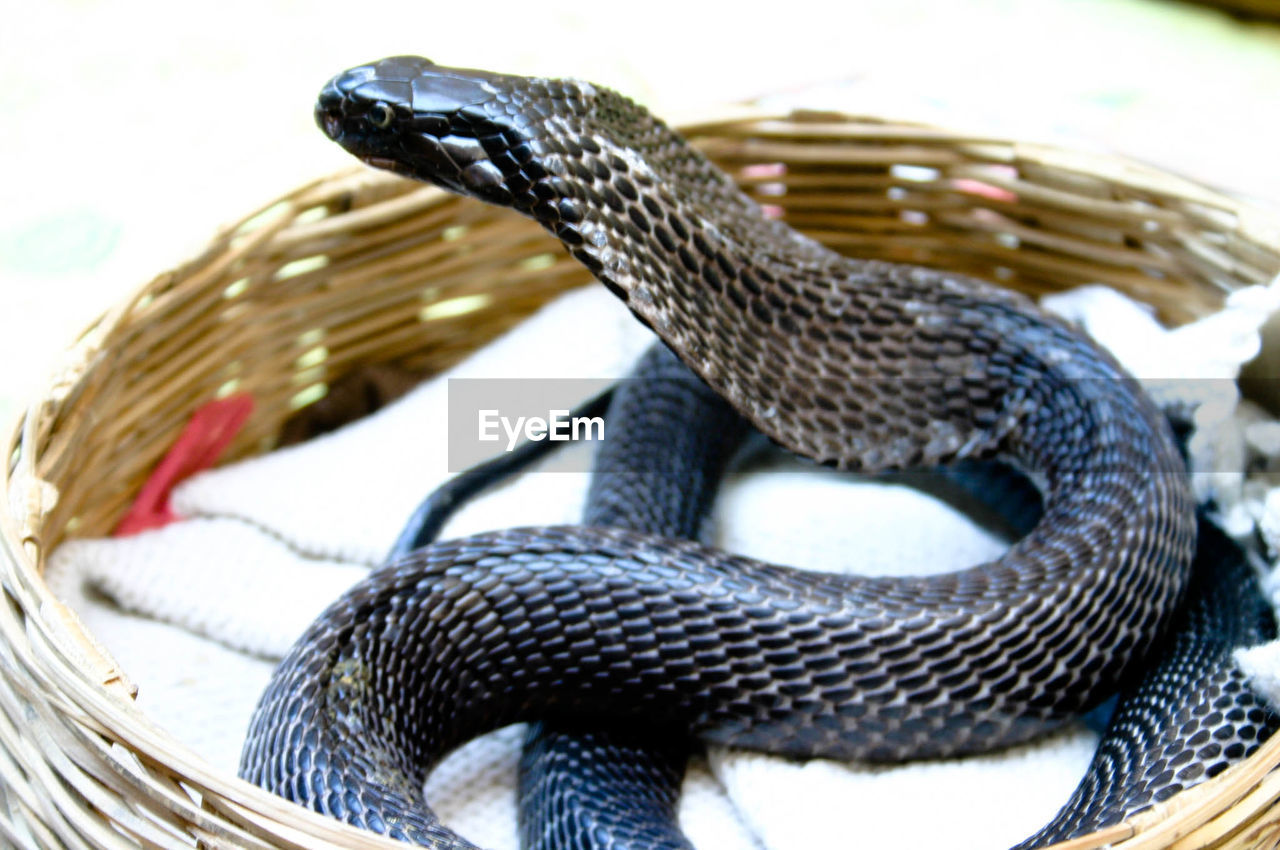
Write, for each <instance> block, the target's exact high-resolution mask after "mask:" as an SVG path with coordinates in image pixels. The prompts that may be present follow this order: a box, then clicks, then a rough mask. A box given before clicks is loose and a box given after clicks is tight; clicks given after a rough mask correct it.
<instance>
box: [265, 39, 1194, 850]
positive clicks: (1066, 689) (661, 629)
mask: <svg viewBox="0 0 1280 850" xmlns="http://www.w3.org/2000/svg"><path fill="white" fill-rule="evenodd" d="M316 117H317V121H318V123H319V124H320V126H321V127H322V128H323V129H324V130H325V131H326V132H327V133H328V134H329V135H330V136H331V137H332V138H334V139H335V140H336V141H338V142H339V143H340V144H342V145H343V146H344V147H346V148H347V149H348V150H349V151H351V152H352V153H353V154H355V155H356V156H358V157H360V158H361V159H362V160H364V161H365V162H368V163H370V164H373V165H376V166H380V167H385V168H389V169H392V170H394V171H397V172H399V173H402V174H407V175H410V176H413V177H416V178H418V179H423V180H427V181H430V182H434V183H437V184H439V185H441V186H444V187H445V188H448V189H451V190H454V191H457V192H461V193H463V194H466V195H470V196H473V197H477V198H479V199H481V200H485V201H489V202H492V203H498V204H503V205H506V206H510V207H512V208H514V209H516V210H517V211H519V212H522V213H524V214H526V215H529V216H531V217H533V218H534V219H536V220H537V221H539V222H540V223H541V224H543V225H544V226H545V227H546V228H547V229H548V230H550V231H551V232H553V233H554V234H555V235H556V236H557V237H559V238H560V240H561V241H562V242H563V243H564V244H565V246H566V247H567V248H568V250H569V251H570V252H571V253H572V254H573V256H575V257H576V258H577V259H578V260H580V261H581V262H582V263H583V264H585V265H586V266H587V267H588V268H589V269H590V270H591V271H592V272H593V273H594V274H595V275H596V277H597V278H599V279H600V280H601V281H602V282H603V283H605V285H606V286H608V287H609V288H610V289H611V290H612V291H613V292H614V293H615V294H617V295H618V296H619V297H621V298H622V299H623V300H624V301H625V302H626V303H627V305H628V307H630V309H631V310H632V312H633V313H634V314H635V315H636V316H637V317H638V318H639V319H640V320H641V321H643V322H644V323H645V324H647V325H648V326H650V327H651V328H653V329H654V331H655V332H656V333H657V334H658V336H659V337H660V338H661V339H662V340H663V341H664V342H665V343H666V344H667V346H668V347H669V348H670V349H671V350H672V351H673V352H675V354H676V355H677V356H678V357H679V358H680V360H682V361H683V362H684V364H685V365H686V366H688V367H689V368H690V369H691V370H692V371H693V372H694V373H696V374H697V375H698V376H699V377H700V378H701V379H702V381H703V382H705V384H706V385H707V386H708V387H710V388H711V389H712V390H714V391H715V392H716V393H717V394H718V395H719V396H721V397H722V398H724V399H725V400H726V401H727V402H728V403H729V404H730V405H731V406H732V407H733V409H734V410H736V411H737V412H738V413H740V414H741V415H742V416H743V417H745V419H746V420H747V421H749V422H750V423H751V424H752V425H753V426H754V427H755V428H758V429H759V430H760V431H762V432H763V433H765V434H766V435H767V436H768V437H770V438H771V439H772V440H774V441H775V442H777V443H778V444H780V445H781V446H783V447H785V448H787V449H790V450H792V451H794V452H796V453H798V454H801V455H804V456H806V457H809V458H812V459H813V460H815V461H817V462H819V463H824V464H828V465H832V466H836V467H840V468H846V469H862V470H885V469H906V468H912V467H918V466H932V465H936V464H943V463H947V462H951V461H955V460H958V459H964V458H999V459H1002V460H1005V461H1007V462H1009V463H1010V464H1012V465H1014V466H1016V467H1017V468H1019V469H1022V470H1024V471H1025V472H1027V474H1028V475H1029V476H1030V477H1032V478H1033V480H1034V481H1035V482H1036V484H1037V486H1038V487H1039V488H1040V490H1041V493H1042V496H1043V500H1044V511H1043V515H1042V517H1041V519H1040V521H1039V522H1038V523H1037V524H1036V525H1035V527H1034V528H1033V529H1031V530H1030V532H1028V533H1027V534H1026V535H1025V536H1024V537H1022V538H1021V539H1020V540H1018V541H1017V542H1016V543H1014V544H1013V545H1012V546H1011V547H1010V549H1009V550H1008V552H1007V553H1006V554H1005V555H1004V556H1002V557H1001V558H999V559H998V560H996V561H994V562H991V563H988V564H982V565H978V566H975V567H972V568H969V569H966V570H962V571H958V572H954V573H949V574H943V575H932V576H927V577H918V578H907V579H877V578H862V577H850V576H832V575H820V574H811V573H804V572H801V571H797V570H793V569H789V568H786V567H782V566H778V565H773V564H767V563H761V562H758V561H754V560H751V559H748V558H743V557H739V556H734V555H730V554H727V553H724V552H721V551H718V550H715V549H713V548H711V547H708V546H706V545H704V544H702V543H698V542H695V541H691V540H681V539H674V538H671V537H667V536H664V535H662V534H655V533H653V532H651V531H647V530H636V529H633V528H616V527H615V528H609V527H604V526H565V527H543V528H530V529H512V530H507V531H496V532H491V533H487V534H481V535H475V536H472V537H468V538H463V539H458V540H451V541H443V542H438V543H434V544H432V545H430V546H428V547H425V548H423V549H421V550H418V551H415V552H414V553H412V554H411V555H409V556H407V557H405V558H402V559H400V560H398V561H396V562H394V563H392V564H390V565H388V566H387V567H386V568H384V569H382V570H379V571H378V572H376V573H374V574H372V575H371V576H370V577H369V578H368V579H367V580H366V581H364V582H361V583H360V584H359V585H357V586H356V587H354V588H353V589H352V590H351V591H350V592H349V593H348V594H346V595H345V596H344V597H343V598H342V599H340V600H339V601H338V602H336V603H335V604H334V605H333V606H332V607H331V608H330V609H329V610H328V611H326V612H325V614H323V615H322V616H321V618H320V619H319V620H317V622H316V623H315V624H314V625H313V626H312V627H311V628H310V629H309V630H308V631H307V632H306V633H305V634H304V635H303V636H302V638H300V640H299V642H298V643H297V644H296V645H295V647H294V649H293V650H292V651H291V652H290V653H289V655H288V656H287V657H286V659H285V660H284V661H283V662H282V664H281V665H280V667H279V668H278V669H277V671H276V674H275V676H274V677H273V679H272V682H271V684H270V685H269V686H268V689H267V691H266V693H265V694H264V695H263V698H262V700H261V702H260V704H259V708H258V710H257V711H256V712H255V715H254V719H253V721H252V724H251V727H250V731H249V736H248V739H247V742H246V746H245V751H244V757H243V761H242V768H241V770H242V773H243V775H245V776H246V777H247V778H249V779H251V780H252V781H254V782H256V783H258V784H260V785H262V786H263V787H265V788H267V789H269V790H272V791H274V792H276V793H280V794H282V795H284V796H286V797H289V798H291V799H295V800H298V801H300V802H303V803H305V804H306V805H309V806H311V807H312V808H315V809H317V810H319V811H322V812H327V813H328V814H331V815H333V816H336V817H340V818H343V819H345V820H347V821H349V822H352V823H355V824H358V825H361V826H365V827H367V828H369V829H373V830H375V831H379V832H384V833H387V834H390V835H393V836H396V837H401V838H406V839H410V840H415V841H418V842H420V843H423V844H427V845H429V846H433V847H437V848H458V847H467V846H470V845H469V844H468V843H467V842H466V841H465V839H463V838H461V837H459V836H457V835H455V834H454V833H452V832H451V831H449V830H448V829H447V828H445V827H444V826H443V825H441V824H440V823H439V822H438V820H437V819H436V818H435V817H434V815H432V814H431V812H430V810H429V808H427V807H426V806H425V804H424V802H423V801H422V800H421V786H422V780H423V778H424V777H425V774H426V772H427V771H428V770H429V769H430V767H431V766H432V765H433V764H434V763H435V762H437V761H438V760H439V758H441V757H442V756H443V755H444V754H445V753H447V752H448V751H449V750H450V749H452V748H453V747H455V746H457V745H458V744H460V743H462V742H464V741H466V740H467V739H469V738H471V737H473V736H475V735H477V734H480V733H481V732H484V731H487V730H489V729H493V728H496V727H498V726H502V725H505V724H508V723H512V722H517V721H522V720H547V721H550V722H552V723H556V724H570V725H571V724H578V725H582V726H584V727H590V726H592V725H593V724H601V725H602V726H605V725H609V724H616V723H619V722H621V723H624V724H626V725H630V726H632V727H638V726H643V727H645V728H651V729H662V730H679V733H680V734H682V735H687V736H692V737H696V738H697V739H700V740H702V741H707V742H716V743H727V744H734V745H739V746H745V747H753V748H759V749H766V750H770V751H773V752H777V753H782V754H789V755H796V756H827V757H835V758H861V759H872V760H900V759H906V758H921V757H937V756H950V755H959V754H965V753H971V752H977V751H981V750H987V749H991V748H994V747H999V746H1003V745H1007V744H1012V743H1016V742H1020V741H1024V740H1027V739H1029V738H1030V737H1032V736H1035V735H1037V734H1040V733H1042V732H1044V731H1046V730H1048V729H1052V728H1054V727H1056V726H1058V725H1060V724H1061V723H1063V722H1064V721H1065V720H1067V719H1068V718H1070V717H1072V716H1074V715H1076V714H1077V713H1078V712H1080V711H1081V710H1082V709H1085V708H1088V707H1090V706H1092V705H1094V704H1095V703H1097V702H1098V701H1099V700H1100V699H1102V698H1103V697H1104V696H1106V695H1107V694H1108V693H1109V692H1111V691H1113V690H1115V688H1116V687H1117V685H1118V684H1120V683H1121V682H1122V680H1123V676H1124V674H1125V671H1126V668H1127V667H1128V666H1129V664H1130V661H1131V660H1132V659H1135V658H1139V657H1141V656H1142V655H1143V654H1145V653H1146V652H1147V650H1148V649H1150V648H1151V647H1152V645H1153V644H1154V643H1155V642H1156V641H1157V639H1158V638H1159V636H1160V634H1161V632H1162V630H1163V629H1164V628H1165V627H1166V626H1167V625H1168V624H1169V622H1170V620H1171V619H1172V617H1173V616H1174V613H1175V609H1176V606H1177V603H1178V601H1179V599H1180V598H1181V596H1182V594H1183V591H1184V589H1185V587H1186V585H1187V582H1188V577H1189V573H1190V565H1191V561H1192V553H1193V549H1194V546H1195V540H1196V517H1195V512H1194V506H1193V502H1192V499H1191V497H1190V494H1189V492H1188V489H1187V485H1186V480H1185V471H1184V467H1183V463H1182V460H1181V458H1180V456H1179V453H1178V450H1177V446H1176V443H1175V441H1174V438H1173V435H1172V433H1171V431H1170V429H1169V427H1168V425H1167V423H1166V422H1165V421H1164V419H1163V417H1162V416H1161V415H1160V413H1159V412H1158V411H1157V410H1156V409H1155V407H1154V406H1153V405H1152V404H1151V402H1150V401H1149V400H1148V399H1147V398H1146V397H1145V395H1143V393H1142V392H1141V390H1140V389H1139V388H1138V386H1137V384H1136V382H1134V381H1133V379H1132V378H1131V377H1129V376H1128V375H1127V374H1126V373H1125V372H1124V371H1123V369H1121V367H1119V366H1118V365H1117V364H1116V363H1115V362H1114V360H1113V359H1112V358H1111V357H1110V356H1109V355H1107V354H1106V353H1105V352H1103V351H1101V350H1100V349H1098V348H1097V347H1096V346H1095V345H1093V344H1092V343H1091V342H1089V341H1088V340H1087V339H1085V338H1084V337H1083V336H1082V335H1080V334H1079V333H1078V332H1076V331H1074V330H1073V329H1071V328H1069V327H1068V326H1066V325H1065V324H1063V323H1061V322H1059V321H1057V320H1055V319H1052V318H1050V317H1048V316H1046V315H1044V314H1042V313H1040V312H1039V311H1038V310H1037V309H1036V308H1035V307H1034V305H1032V304H1031V303H1030V302H1029V301H1027V300H1026V299H1025V298H1023V297H1021V296H1018V295H1016V294H1013V293H1009V292H1006V291H1003V290H1000V289H997V288H995V287H992V286H990V285H987V284H985V283H982V282H980V281H976V280H972V279H968V278H964V277H961V276H957V275H953V274H948V273H946V272H941V271H936V270H929V269H924V268H916V267H910V266H900V265H892V264H886V263H881V262H872V261H858V260H853V259H848V258H845V257H842V256H839V255H837V254H834V253H832V252H830V251H829V250H827V249H825V248H823V247H822V246H820V245H818V244H817V243H815V242H813V241H811V240H809V239H807V238H806V237H803V236H801V235H799V234H797V233H795V232H794V231H792V230H791V229H790V228H788V227H787V226H786V225H785V224H783V223H782V222H780V221H777V220H771V219H769V218H767V217H765V216H764V215H763V214H762V213H761V210H760V209H759V208H758V207H757V205H756V204H755V203H754V202H753V201H751V200H750V199H749V198H747V197H746V196H745V195H743V194H742V193H741V192H740V191H738V190H737V189H736V187H734V185H733V184H732V182H731V181H730V180H729V178H728V177H727V176H725V175H724V174H723V173H721V172H720V171H718V170H717V169H716V168H714V166H712V165H711V164H710V163H709V162H708V161H707V160H706V159H705V158H704V157H702V156H701V155H700V154H698V153H697V152H696V151H694V150H693V149H692V148H690V147H689V146H688V145H687V144H686V143H685V142H684V141H683V140H682V139H680V137H679V136H678V135H676V134H675V133H674V132H673V131H671V130H670V129H668V128H667V127H666V126H665V125H664V124H662V123H661V122H660V121H658V120H657V119H655V118H654V117H652V116H651V115H650V114H649V113H648V112H646V111H645V110H643V109H642V108H641V107H639V106H637V105H635V104H634V103H632V102H631V101H629V100H627V99H625V98H623V97H622V96H620V95H618V94H616V93H614V92H611V91H609V90H607V89H603V88H600V87H596V86H592V85H590V84H588V83H582V82H576V81H566V80H541V79H530V78H522V77H512V76H505V75H499V74H492V73H488V72H483V71H468V70H457V69H449V68H443V67H440V66H436V65H434V64H432V63H430V62H428V61H427V60H424V59H419V58H415V57H394V58H391V59H387V60H382V61H381V62H378V63H374V64H371V65H366V66H360V67H358V68H354V69H352V70H350V71H347V72H345V73H344V74H341V75H339V76H338V77H336V78H335V79H334V80H332V81H331V82H330V83H329V85H328V86H326V88H325V89H324V90H323V92H322V93H321V96H320V100H319V103H318V105H317V108H316ZM637 721H643V723H637Z"/></svg>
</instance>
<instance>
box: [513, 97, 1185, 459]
mask: <svg viewBox="0 0 1280 850" xmlns="http://www.w3.org/2000/svg"><path fill="white" fill-rule="evenodd" d="M551 85H553V84H551V83H539V84H538V85H537V86H535V87H534V89H535V90H536V93H537V94H538V96H540V97H546V94H545V92H546V91H550V89H548V88H547V87H548V86H551ZM554 85H557V86H560V87H561V89H558V90H557V91H558V92H563V91H568V92H569V94H568V95H563V94H562V95H561V97H562V98H563V103H560V104H558V106H557V108H555V109H551V110H548V112H550V113H551V114H552V115H553V117H550V118H548V119H546V122H545V131H546V132H547V133H548V134H549V135H550V136H553V137H554V139H555V141H554V143H553V142H549V141H548V142H541V141H538V140H536V139H535V141H534V143H533V148H534V151H535V152H543V153H544V155H543V156H542V157H541V158H539V159H535V160H534V161H533V165H534V167H535V170H537V171H540V172H543V174H542V177H541V178H540V179H539V180H537V181H536V182H535V183H533V184H532V185H531V186H530V187H529V188H528V189H527V191H526V192H525V193H524V195H523V197H521V198H517V199H515V201H514V203H513V204H512V205H513V206H516V207H517V208H518V209H520V210H521V211H522V212H524V213H526V214H527V215H530V216H532V217H533V218H535V219H536V220H538V221H539V222H540V223H541V224H543V226H545V227H546V228H547V229H548V230H550V231H551V232H552V233H554V234H555V235H556V236H557V237H558V238H559V239H560V240H561V241H562V242H563V243H564V244H565V246H566V247H567V248H568V250H569V251H570V252H572V254H573V255H574V256H575V257H576V258H577V259H578V260H580V261H581V262H582V263H583V264H584V265H586V266H587V267H588V268H589V269H590V270H591V271H592V272H593V273H594V274H595V275H596V277H598V278H599V279H600V280H601V281H602V282H604V283H605V284H606V285H607V286H608V287H609V288H610V289H611V290H613V291H614V292H615V293H616V294H617V295H619V296H620V297H621V298H622V299H623V300H625V302H626V303H627V306H628V307H629V308H630V309H631V310H632V312H633V313H635V315H636V316H638V317H639V318H640V319H641V320H642V321H643V322H645V324H647V325H648V326H649V327H651V328H652V329H653V330H654V331H655V332H656V333H657V334H658V335H659V336H660V337H661V338H662V339H663V340H664V341H666V342H667V344H668V345H669V346H670V347H671V348H672V349H673V350H674V351H675V352H676V353H677V354H678V356H679V357H680V358H681V359H682V360H683V361H684V362H685V363H686V364H687V365H688V366H690V367H691V368H692V369H693V371H694V372H696V373H697V374H698V375H699V376H701V377H702V378H703V379H704V380H705V381H706V382H707V383H708V384H710V385H711V386H712V387H714V388H715V389H716V390H717V391H718V392H720V393H721V394H722V395H724V396H725V397H726V398H727V399H728V400H729V401H730V402H731V403H732V404H733V405H734V407H735V408H737V409H738V410H739V411H740V412H742V413H743V414H744V415H746V416H747V418H748V419H750V420H751V421H752V422H753V424H755V425H756V426H757V427H758V428H759V429H760V430H762V431H764V432H765V433H766V434H768V435H769V436H771V437H772V438H774V439H775V440H776V441H777V442H780V443H781V444H783V445H784V446H786V447H787V448H790V449H792V450H793V451H797V452H799V453H801V454H804V455H806V456H809V457H811V458H814V459H815V460H818V461H819V462H823V463H829V464H832V465H836V466H841V467H847V468H862V469H883V468H895V467H896V468H903V467H910V466H914V465H918V464H921V463H943V462H948V461H950V460H954V459H956V458H958V457H964V456H972V455H983V454H990V453H993V452H995V451H996V449H997V447H1000V446H1001V445H1002V443H1006V442H1007V441H1006V439H1005V438H1006V436H1007V435H1009V434H1010V433H1013V432H1015V431H1017V430H1018V428H1019V425H1020V423H1022V422H1024V421H1025V419H1026V417H1027V416H1028V415H1031V414H1032V413H1034V412H1035V411H1036V410H1037V409H1040V408H1046V409H1049V410H1056V409H1058V408H1060V407H1063V406H1076V405H1079V404H1080V403H1081V402H1082V401H1083V403H1084V404H1085V405H1086V406H1088V405H1089V404H1090V403H1092V400H1093V399H1095V398H1102V399H1105V400H1106V403H1107V404H1110V405H1112V406H1114V405H1116V404H1119V406H1120V408H1121V409H1120V410H1113V411H1110V413H1109V414H1108V415H1136V416H1139V417H1140V418H1143V419H1145V420H1147V421H1149V422H1152V423H1156V421H1157V420H1158V418H1159V417H1158V416H1157V415H1156V414H1155V412H1154V411H1153V410H1151V409H1149V406H1147V405H1145V404H1144V403H1143V402H1142V401H1141V400H1140V399H1136V398H1135V396H1136V395H1137V394H1136V393H1135V392H1134V391H1133V389H1132V387H1130V386H1122V385H1127V384H1131V383H1132V382H1131V379H1129V378H1128V377H1127V376H1126V374H1125V373H1124V371H1123V370H1122V369H1121V368H1120V367H1119V366H1118V365H1117V364H1116V363H1115V361H1114V360H1112V359H1111V358H1110V357H1109V356H1108V355H1106V354H1105V353H1104V352H1102V351H1100V350H1099V349H1098V348H1097V347H1096V346H1094V345H1093V344H1091V343H1090V342H1088V341H1087V340H1085V339H1084V338H1083V337H1081V336H1080V335H1079V334H1078V333H1076V332H1074V331H1072V330H1070V329H1068V328H1066V327H1065V326H1063V325H1062V324H1061V323H1060V322H1057V321H1056V320H1054V319H1052V318H1050V317H1047V316H1045V315H1044V314H1042V313H1040V312H1039V311H1038V310H1037V309H1036V308H1035V307H1034V305H1032V304H1031V303H1030V302H1029V301H1028V300H1027V299H1025V298H1024V297H1022V296H1020V295H1018V294H1015V293H1011V292H1009V291H1006V290H1003V289H999V288H996V287H994V286H990V285H987V284H984V283H982V282H979V281H976V280H973V279H969V278H964V277H960V276H957V275H951V274H946V273H943V272H939V271H935V270H930V269H925V268H919V267H910V266H899V265H894V264H888V263H882V262H876V261H861V260H856V259H851V258H847V257H843V256H841V255H838V254H836V253H835V252H833V251H831V250H829V249H827V248H825V247H824V246H822V245H820V244H818V243H817V242H815V241H814V240H812V239H810V238H808V237H806V236H804V235H803V234H800V233H798V232H796V231H795V230H793V229H791V228H790V227H789V226H787V225H786V224H785V223H784V222H783V221H781V220H776V219H772V218H770V217H768V216H766V215H765V214H764V212H763V210H762V209H761V207H760V206H759V205H758V204H756V203H755V202H754V201H753V200H751V199H750V198H749V197H748V196H747V195H745V194H744V193H743V192H742V191H741V190H739V189H738V187H737V186H736V185H735V184H734V183H733V181H732V180H731V179H730V178H729V177H728V176H727V175H726V174H725V173H724V172H722V171H721V170H720V169H719V168H717V167H716V166H715V165H714V164H712V163H711V162H710V161H709V160H708V159H707V158H706V157H705V156H704V155H703V154H701V153H700V152H699V151H697V150H696V149H694V148H693V147H691V146H690V145H688V144H687V143H686V142H685V140H684V139H682V138H681V137H680V136H679V134H677V133H676V132H675V131H673V130H671V129H670V128H669V127H668V126H667V125H666V124H664V123H663V122H662V121H660V120H658V119H657V118H655V117H654V116H652V115H651V114H650V113H649V112H648V111H647V110H645V109H643V108H642V107H640V106H638V105H636V104H634V103H633V102H632V101H630V100H629V99H627V98H625V97H623V96H621V95H618V94H617V93H615V92H612V91H609V90H607V89H598V88H595V87H590V86H588V87H587V88H586V89H582V88H579V87H578V86H579V85H580V84H576V83H572V82H569V83H564V82H561V83H555V84H554ZM565 87H567V88H565ZM522 108H524V109H526V111H536V110H533V109H532V108H530V107H522ZM517 188H518V186H517ZM1117 387H1120V389H1119V390H1117ZM783 388H785V389H783ZM1153 427H1156V428H1159V427H1160V426H1159V425H1158V424H1154V425H1153ZM1085 431H1088V428H1087V427H1086V428H1085ZM1080 436H1081V438H1082V439H1085V441H1086V443H1087V442H1088V439H1089V437H1090V434H1089V433H1084V432H1082V433H1081V434H1080ZM1095 436H1096V435H1095ZM1003 448H1004V449H1008V446H1007V445H1005V446H1003ZM1043 449H1044V447H1043V445H1041V444H1038V445H1031V444H1029V443H1027V444H1024V445H1021V446H1019V447H1018V450H1017V451H1015V452H1014V454H1015V455H1018V456H1017V457H1014V458H1013V459H1014V460H1016V461H1019V462H1020V463H1022V464H1023V465H1024V466H1031V467H1036V468H1042V467H1046V466H1048V467H1052V466H1053V465H1054V459H1053V458H1051V457H1044V456H1041V454H1042V453H1043Z"/></svg>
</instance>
